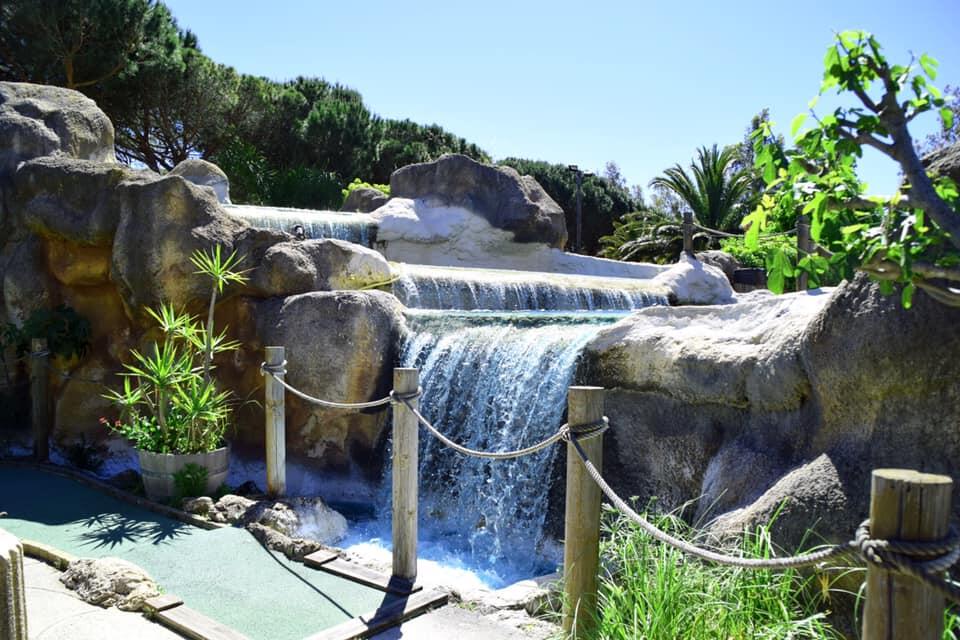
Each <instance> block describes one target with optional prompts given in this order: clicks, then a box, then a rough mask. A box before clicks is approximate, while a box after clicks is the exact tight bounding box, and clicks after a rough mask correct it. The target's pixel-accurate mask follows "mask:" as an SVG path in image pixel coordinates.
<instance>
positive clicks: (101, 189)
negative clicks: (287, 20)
mask: <svg viewBox="0 0 960 640" xmlns="http://www.w3.org/2000/svg"><path fill="white" fill-rule="evenodd" d="M0 150H2V153H3V154H4V155H3V156H2V158H0V319H2V320H3V321H11V322H14V323H15V324H17V325H20V324H22V323H23V322H24V321H25V320H26V319H27V318H28V317H29V316H30V314H31V313H32V312H33V311H35V310H37V309H41V308H46V309H50V308H53V307H55V306H56V305H59V304H66V305H68V306H70V307H73V308H74V309H76V311H78V312H79V313H80V314H81V315H83V316H85V317H86V318H87V319H88V320H89V321H90V325H91V336H90V342H91V344H90V348H89V350H88V351H87V353H86V355H85V356H84V357H83V358H81V359H73V360H71V361H70V362H61V361H57V362H56V363H55V364H56V365H57V368H59V369H61V370H62V371H63V373H64V374H69V375H70V376H72V377H73V379H70V378H69V377H68V376H67V375H63V376H60V375H51V379H50V388H51V393H52V396H53V398H52V403H53V406H54V408H55V411H54V416H55V424H54V430H53V438H54V441H55V442H56V443H57V444H58V445H60V446H62V447H69V446H71V444H72V443H76V442H87V443H90V444H91V445H96V444H98V443H99V442H102V441H103V440H105V439H107V438H110V437H112V434H110V433H109V432H108V431H107V430H106V429H104V428H103V427H102V426H101V425H100V424H99V422H98V420H99V418H100V417H101V416H107V417H108V418H111V419H112V418H113V417H115V410H114V409H113V408H112V407H111V406H110V405H109V403H108V402H106V401H105V400H103V398H102V397H101V393H100V391H101V390H102V387H100V386H98V383H100V382H102V383H104V384H107V385H111V384H115V383H117V381H118V378H117V377H116V373H117V372H119V371H121V370H122V363H123V362H127V361H129V360H130V350H131V349H132V348H137V349H140V350H144V349H147V348H149V346H150V344H151V343H152V341H153V340H155V339H156V333H155V331H154V324H155V323H154V322H153V321H152V320H151V319H150V318H149V317H148V315H147V314H146V307H156V306H158V305H159V304H160V303H161V302H166V303H169V304H172V305H173V306H174V307H176V308H178V309H185V310H187V311H189V312H191V313H194V314H197V315H200V314H202V313H204V312H205V309H206V303H207V300H208V299H209V292H210V290H209V282H208V281H206V279H205V278H203V277H202V276H199V275H197V274H196V273H195V271H196V268H195V267H194V266H193V265H192V264H191V263H190V260H189V256H190V254H191V253H192V252H193V251H195V250H208V249H211V248H213V247H214V246H219V247H221V250H222V251H224V252H226V253H227V254H229V253H230V252H231V251H234V250H236V251H237V252H238V253H240V254H241V255H243V256H244V258H245V259H244V261H243V263H242V264H241V268H243V269H247V270H248V275H249V276H250V278H251V282H250V283H249V285H247V286H244V287H240V286H234V287H232V288H228V289H227V290H226V292H225V295H224V296H221V298H220V302H219V304H218V306H217V309H216V321H217V326H218V327H224V326H227V327H228V335H229V337H230V338H231V339H236V340H239V341H240V342H241V344H242V347H241V348H240V350H239V351H236V352H233V353H227V354H223V355H222V356H220V357H218V359H217V362H216V365H217V373H218V377H219V378H220V380H221V381H222V382H223V384H224V386H225V387H228V388H230V389H232V390H234V391H235V392H236V398H237V407H238V408H237V411H236V413H235V427H236V428H235V429H231V432H230V433H231V437H232V438H233V439H234V441H235V442H238V443H241V444H252V445H255V446H260V445H262V440H263V410H262V404H260V405H258V404H256V403H254V402H249V401H250V400H253V399H257V398H261V399H262V394H263V378H262V377H261V375H260V373H259V365H260V363H261V362H262V360H263V346H264V345H265V344H266V343H269V344H283V345H286V346H288V349H289V350H288V360H289V361H290V363H291V368H292V370H293V371H294V372H297V371H300V367H301V366H305V365H304V363H303V359H304V358H317V357H318V354H319V353H320V352H318V351H317V349H316V348H314V347H313V346H312V345H313V343H314V342H315V341H316V340H317V339H318V338H320V339H321V342H322V355H323V361H324V362H345V363H349V366H346V367H345V368H344V369H343V370H342V373H341V372H340V371H339V370H338V369H337V368H328V369H327V371H326V372H325V376H326V377H325V378H324V380H323V383H324V385H325V386H326V387H327V388H328V389H329V390H330V393H332V394H335V393H338V392H341V391H342V392H344V393H345V394H347V398H343V397H341V398H337V397H336V396H333V397H334V399H349V398H354V399H359V398H363V399H369V398H372V397H374V396H375V394H377V393H382V392H383V390H384V389H388V388H389V384H390V381H389V376H390V371H389V366H387V365H386V364H385V363H388V362H392V361H391V360H390V358H392V357H393V356H392V350H391V347H389V346H384V345H387V344H388V341H389V340H392V339H395V338H396V337H397V336H398V335H399V334H400V332H401V330H402V326H403V318H402V316H401V315H400V314H399V312H391V313H390V314H388V315H389V318H388V319H386V320H384V318H387V316H383V318H381V319H380V320H377V321H375V323H374V324H372V325H371V324H369V323H367V320H359V319H356V318H351V317H350V315H351V313H358V314H365V313H366V312H367V311H368V310H369V309H368V307H367V306H365V305H363V304H344V305H342V306H341V307H340V308H338V310H337V311H336V312H334V313H333V316H334V317H336V318H337V322H338V323H339V324H335V325H331V324H329V323H328V324H327V325H326V329H325V331H327V332H328V333H329V334H331V335H335V336H336V339H335V340H330V339H327V338H328V336H325V335H320V334H318V333H317V331H316V327H315V328H314V330H313V331H311V330H310V328H309V327H306V326H301V327H300V328H299V329H298V330H297V331H295V332H293V333H290V332H287V331H286V330H282V331H281V330H279V329H277V327H275V326H274V324H275V320H277V318H273V317H272V316H269V315H268V316H263V315H262V314H271V313H273V312H274V311H276V310H278V309H282V308H284V302H285V298H287V297H288V296H291V295H293V294H301V293H306V292H308V291H314V290H317V289H324V290H329V289H357V288H361V287H367V286H370V285H371V284H377V283H380V282H383V281H385V280H389V279H390V277H391V276H392V274H391V271H390V267H389V264H388V263H387V262H386V261H385V260H384V259H383V257H382V256H381V255H380V254H377V253H376V252H373V251H371V250H369V249H366V248H364V247H361V246H359V245H354V244H350V243H346V242H340V241H335V240H329V241H309V242H303V243H298V242H296V241H294V238H293V237H292V236H290V235H289V234H286V233H284V232H282V231H271V230H265V229H253V228H251V227H249V225H247V224H246V223H245V222H243V221H241V220H240V219H238V218H236V217H234V216H231V215H230V214H228V213H227V212H226V211H225V210H224V208H223V207H221V202H227V201H228V193H229V192H228V184H227V182H226V176H225V175H224V174H223V172H222V171H220V170H219V169H218V168H217V167H216V166H214V165H212V164H210V163H208V162H204V161H201V160H188V161H185V162H183V163H181V164H180V165H178V166H177V167H176V168H175V169H174V170H173V171H171V172H170V173H169V174H166V175H158V174H156V173H153V172H151V171H138V170H134V169H131V168H129V167H126V166H123V165H120V164H117V163H116V161H115V159H114V152H113V128H112V125H111V124H110V121H109V120H108V119H107V118H106V116H105V115H104V114H103V113H102V112H101V111H100V110H99V109H98V108H97V107H96V105H95V104H94V103H93V102H92V101H90V100H89V99H87V98H85V97H83V96H82V95H81V94H79V93H76V92H72V91H67V90H64V89H59V88H55V87H45V86H37V85H25V84H16V83H0ZM358 295H359V296H360V298H358V299H361V300H362V299H366V297H368V296H373V297H374V298H375V297H376V295H384V294H366V293H364V294H358ZM338 304H339V302H335V303H334V305H338ZM384 304H385V303H384ZM294 306H296V305H294ZM307 306H309V305H307ZM297 308H301V307H297ZM313 317H314V318H316V317H317V314H316V313H314V314H313ZM280 320H282V318H280ZM376 322H379V324H376ZM286 324H287V326H289V325H290V322H289V318H288V319H287V323H286ZM321 326H323V323H322V322H320V323H319V324H318V325H317V327H321ZM355 332H360V333H356V334H355ZM372 332H380V333H379V334H378V335H382V336H383V337H382V339H381V338H375V337H374V335H373V333H372ZM288 338H289V339H294V338H295V339H296V340H297V342H296V343H292V342H290V343H286V342H270V340H281V339H288ZM368 347H370V348H377V349H381V348H382V349H385V350H384V351H370V350H368ZM361 371H362V372H363V374H362V375H361V373H360V372H361ZM12 373H13V375H14V376H15V377H16V376H21V377H24V376H25V373H24V372H22V371H14V372H12ZM294 375H296V374H294ZM341 375H342V376H345V377H344V379H340V376H341ZM295 380H296V381H297V383H300V382H302V380H300V379H296V378H295ZM17 381H18V380H16V379H15V380H14V382H17ZM91 388H94V389H96V392H91ZM326 390H327V389H325V391H326ZM293 411H294V412H295V413H297V415H296V416H294V415H291V416H288V420H287V424H288V428H289V429H290V435H291V439H290V440H288V450H289V451H290V452H291V453H298V452H303V453H307V454H308V455H314V456H316V457H317V458H318V460H316V464H317V466H319V467H325V466H329V467H335V468H343V467H344V466H345V465H346V464H347V463H348V457H349V455H351V454H353V453H356V454H358V455H367V454H369V452H370V451H371V450H372V449H373V443H374V442H375V441H376V440H377V439H378V437H379V435H380V434H379V429H380V428H381V427H382V425H383V424H384V419H383V414H384V412H380V413H379V414H347V415H340V416H339V417H338V419H337V420H331V421H330V424H329V425H328V424H327V423H325V422H323V421H320V420H319V419H318V417H317V416H316V415H314V414H313V413H311V412H310V411H308V410H305V409H304V408H303V407H296V406H294V407H293ZM298 418H300V419H302V420H303V422H302V423H298V422H297V419H298ZM301 432H303V433H305V434H307V436H308V438H307V440H306V441H299V440H298V439H297V438H298V437H299V434H300V433H301ZM318 443H336V446H329V447H327V446H318ZM356 443H360V445H359V446H357V445H356ZM325 456H327V458H325ZM364 463H365V464H371V462H370V460H366V461H364Z"/></svg>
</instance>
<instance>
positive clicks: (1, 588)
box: [0, 529, 27, 640]
mask: <svg viewBox="0 0 960 640" xmlns="http://www.w3.org/2000/svg"><path fill="white" fill-rule="evenodd" d="M25 594H26V591H25V587H24V582H23V545H21V544H20V541H19V540H18V539H17V538H16V537H14V536H13V535H12V534H10V533H7V532H6V531H4V530H3V529H0V638H3V639H4V640H27V598H26V595H25Z"/></svg>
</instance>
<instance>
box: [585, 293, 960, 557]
mask: <svg viewBox="0 0 960 640" xmlns="http://www.w3.org/2000/svg"><path fill="white" fill-rule="evenodd" d="M958 323H960V311H958V310H956V309H951V308H948V307H945V306H943V305H940V304H938V303H936V302H934V301H932V300H931V299H929V298H928V297H926V296H922V297H920V296H918V298H917V299H916V300H915V301H914V306H913V308H912V309H909V310H905V309H903V308H901V307H900V305H899V301H898V296H889V297H886V296H883V295H881V294H880V293H879V291H878V288H877V286H876V285H875V284H873V283H871V282H869V281H868V280H867V279H866V278H865V277H858V278H857V279H856V280H854V281H853V282H849V283H845V284H843V285H842V286H840V287H839V288H837V289H836V290H834V291H833V292H830V293H817V292H811V293H798V294H789V295H786V296H771V295H762V294H759V293H757V294H748V295H747V296H743V297H742V301H741V302H740V303H739V304H736V305H731V306H721V307H705V308H693V307H690V308H683V307H677V308H662V307H661V308H650V309H644V310H642V311H640V312H639V313H637V314H635V315H634V316H632V317H631V318H629V319H627V320H624V321H622V322H620V323H618V324H617V325H614V326H613V327H610V328H609V329H606V330H605V331H603V332H601V334H600V335H599V336H598V337H597V338H596V339H595V340H594V341H593V342H592V343H591V344H590V345H588V347H587V351H586V357H585V363H584V368H583V369H582V370H581V372H580V373H579V378H580V379H582V380H589V382H590V383H591V384H599V385H602V386H605V387H607V388H608V389H610V391H609V392H608V394H607V415H608V416H609V417H610V420H611V424H612V428H611V429H610V431H609V432H608V434H607V436H606V439H605V456H604V458H605V459H604V466H605V468H606V469H607V470H608V473H609V477H610V478H612V479H613V483H614V486H615V488H616V489H617V490H618V491H620V492H621V493H623V494H625V495H635V496H639V497H640V498H641V501H642V500H645V499H647V498H650V497H653V496H657V497H658V498H659V500H660V505H661V506H663V507H665V508H674V507H677V506H679V505H681V504H682V503H684V502H685V501H688V500H693V499H699V501H698V503H697V506H696V509H695V511H696V517H697V518H705V517H709V516H716V515H720V514H724V513H729V512H731V511H735V510H738V511H735V514H733V515H727V516H724V517H723V518H722V519H721V520H719V521H718V523H717V525H716V527H717V530H718V531H721V532H726V533H729V532H730V530H731V529H732V528H752V527H753V526H755V525H757V524H761V523H763V522H764V519H765V518H768V517H769V516H770V515H771V513H772V510H773V507H771V505H772V504H773V503H774V502H779V501H780V499H781V498H783V497H787V498H789V500H790V501H791V503H790V504H792V505H793V506H791V507H790V508H788V509H787V510H786V512H785V515H784V522H783V523H782V525H780V526H779V528H778V529H776V532H778V533H779V534H780V535H781V536H782V537H781V540H780V542H781V543H782V544H784V545H785V546H787V547H792V546H795V545H797V544H799V543H800V541H801V538H802V534H803V533H804V531H805V529H806V528H807V527H814V526H816V527H817V528H818V530H819V531H820V532H821V533H822V534H824V535H826V536H828V537H833V538H835V539H841V538H843V539H847V538H848V537H849V536H851V535H852V533H853V530H854V528H855V527H856V526H857V524H858V523H859V522H860V520H862V518H863V517H865V514H866V509H867V506H868V502H867V498H868V493H869V477H870V471H871V469H874V468H879V467H904V468H912V469H919V470H922V471H929V472H936V473H945V474H948V475H952V476H954V477H960V463H958V462H957V461H958V460H960V435H958V433H957V430H956V429H953V428H951V427H950V425H956V424H958V423H960V385H958V384H957V383H956V381H957V380H958V379H960V332H958V331H957V330H956V327H957V326H958ZM955 502H957V503H960V496H955Z"/></svg>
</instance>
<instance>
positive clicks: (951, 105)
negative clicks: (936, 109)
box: [917, 85, 960, 156]
mask: <svg viewBox="0 0 960 640" xmlns="http://www.w3.org/2000/svg"><path fill="white" fill-rule="evenodd" d="M943 96H944V100H945V101H946V103H945V104H944V108H942V109H941V110H940V120H941V124H942V125H943V126H942V128H941V129H940V131H937V132H935V133H931V134H930V135H928V136H927V137H926V138H924V140H923V143H921V144H919V145H918V146H917V153H919V154H920V155H922V156H925V155H927V154H929V153H933V152H934V151H937V150H939V149H943V148H946V147H949V146H951V145H954V144H957V143H958V142H960V86H957V87H951V86H950V85H947V86H946V87H944V89H943Z"/></svg>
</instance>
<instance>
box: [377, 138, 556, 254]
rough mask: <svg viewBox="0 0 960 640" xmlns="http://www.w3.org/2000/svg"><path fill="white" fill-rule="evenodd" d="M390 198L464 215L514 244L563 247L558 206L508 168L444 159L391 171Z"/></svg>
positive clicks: (458, 158) (450, 157)
mask: <svg viewBox="0 0 960 640" xmlns="http://www.w3.org/2000/svg"><path fill="white" fill-rule="evenodd" d="M390 195H391V196H392V197H394V198H410V199H421V200H427V201H428V202H430V204H431V205H432V206H434V207H460V208H463V209H467V210H468V211H471V212H473V213H475V214H476V215H479V216H481V217H483V218H484V219H486V220H487V221H488V222H489V223H490V224H491V225H493V226H494V227H496V228H498V229H504V230H506V231H510V232H512V233H513V238H514V240H515V241H516V242H542V243H546V244H548V245H550V246H552V247H558V248H562V247H563V245H564V244H565V243H566V241H567V227H566V222H565V220H564V215H563V209H561V208H560V205H558V204H557V203H556V202H554V201H553V200H552V199H551V198H550V196H549V195H547V192H546V191H544V190H543V188H542V187H541V186H540V185H539V184H538V183H537V181H536V180H534V179H533V178H531V177H530V176H521V175H520V174H519V173H517V171H516V170H515V169H513V168H511V167H498V166H493V165H488V164H482V163H480V162H477V161H475V160H473V159H471V158H468V157H467V156H463V155H457V154H449V155H445V156H442V157H441V158H440V159H439V160H436V161H434V162H424V163H421V164H412V165H408V166H406V167H402V168H400V169H397V170H396V171H394V172H393V175H391V176H390Z"/></svg>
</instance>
